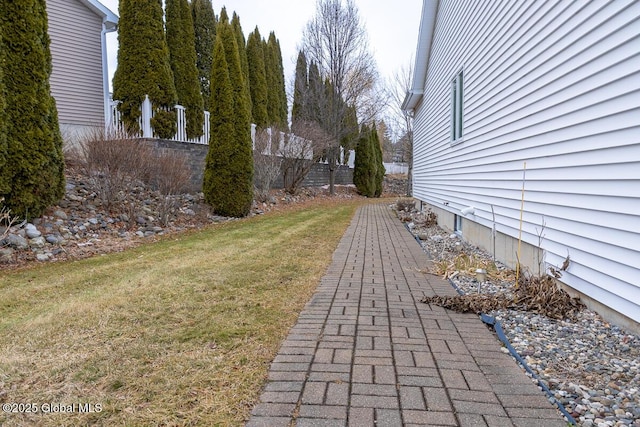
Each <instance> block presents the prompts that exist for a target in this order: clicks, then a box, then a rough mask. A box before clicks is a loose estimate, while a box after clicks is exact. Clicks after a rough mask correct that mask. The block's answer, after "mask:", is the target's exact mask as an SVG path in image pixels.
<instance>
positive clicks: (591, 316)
mask: <svg viewBox="0 0 640 427" xmlns="http://www.w3.org/2000/svg"><path fill="white" fill-rule="evenodd" d="M400 207H401V209H400V210H397V208H396V205H395V204H394V205H391V208H392V209H394V210H396V212H397V213H398V217H399V218H400V219H401V220H403V221H404V222H405V223H406V225H407V228H408V229H409V230H410V231H411V233H412V234H413V235H414V236H415V237H416V238H417V240H418V241H419V242H420V245H421V246H422V247H423V249H424V250H425V252H427V253H428V254H429V255H430V258H431V259H433V260H434V261H435V262H438V261H442V260H446V261H452V260H454V259H455V257H456V256H458V255H459V254H461V253H465V254H468V255H471V254H473V256H474V257H477V258H478V259H481V260H484V261H485V262H491V263H493V262H494V261H493V260H492V258H491V256H490V255H489V254H487V253H486V252H484V251H482V250H480V249H479V248H477V247H475V246H473V245H470V244H469V243H467V242H465V241H463V240H462V239H461V238H460V237H459V236H458V235H457V234H451V233H448V232H447V231H445V230H443V229H442V228H440V227H438V226H437V225H435V224H434V221H433V216H432V214H431V215H430V213H429V212H426V213H423V212H419V211H417V210H416V209H415V208H414V207H413V204H410V203H404V204H403V203H401V204H400ZM495 265H496V268H497V271H498V272H508V271H509V268H508V267H506V266H505V265H503V264H501V263H499V262H496V263H495ZM451 276H452V277H448V278H449V279H450V280H451V281H452V282H453V283H454V284H455V285H456V286H457V287H458V288H459V289H461V290H462V291H463V292H464V293H466V294H472V293H478V292H480V293H483V294H496V293H501V292H505V293H509V292H511V288H512V286H513V284H514V282H513V281H510V280H504V278H505V277H508V274H497V275H496V276H498V277H497V278H496V277H488V278H487V279H486V280H485V281H483V282H480V283H479V282H478V281H477V280H476V277H475V275H473V274H470V273H469V272H465V271H461V272H458V274H452V275H451ZM486 314H488V315H490V316H492V317H494V318H495V319H496V320H498V321H499V322H500V323H501V324H502V327H503V329H504V331H505V334H506V336H507V338H508V339H509V341H510V342H511V344H512V346H513V347H514V348H515V349H516V351H517V352H518V354H519V355H520V356H521V357H522V358H523V359H524V360H525V361H526V363H527V365H529V367H530V368H531V369H532V370H533V371H534V372H535V373H536V374H537V375H538V376H539V377H540V378H541V380H542V381H543V382H544V384H545V385H546V386H547V387H548V388H549V389H550V390H551V392H552V393H553V396H554V398H555V399H557V401H558V402H559V403H560V404H562V405H563V406H564V408H565V409H566V410H567V411H568V412H569V413H570V414H571V416H572V417H573V418H574V419H575V420H576V422H577V423H578V425H580V426H583V427H594V426H597V427H613V426H616V427H618V426H631V427H640V336H639V335H635V334H632V333H629V332H627V331H624V330H623V329H621V328H619V327H617V326H615V325H612V324H610V323H608V322H606V321H605V320H603V319H602V317H600V316H599V315H598V314H597V313H595V312H593V311H591V310H588V309H586V308H585V309H583V310H582V311H580V312H579V313H578V314H577V315H576V316H575V318H574V319H573V320H570V319H563V320H555V319H550V318H548V317H545V316H542V315H540V314H535V313H530V312H526V311H519V310H510V309H509V310H494V311H491V312H489V313H486ZM503 350H504V351H505V352H508V350H507V349H506V348H503Z"/></svg>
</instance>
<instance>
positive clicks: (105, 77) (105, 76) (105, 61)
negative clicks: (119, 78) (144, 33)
mask: <svg viewBox="0 0 640 427" xmlns="http://www.w3.org/2000/svg"><path fill="white" fill-rule="evenodd" d="M107 20H108V17H106V16H105V17H104V18H102V31H101V32H100V43H101V50H102V99H103V103H104V126H105V129H107V128H108V127H109V124H110V123H111V103H110V99H111V97H110V96H109V58H108V55H107V33H111V32H113V31H116V28H117V27H112V28H109V27H108V26H107Z"/></svg>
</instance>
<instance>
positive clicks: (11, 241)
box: [6, 234, 29, 249]
mask: <svg viewBox="0 0 640 427" xmlns="http://www.w3.org/2000/svg"><path fill="white" fill-rule="evenodd" d="M6 241H7V244H8V245H9V246H11V247H13V248H15V249H27V248H28V247H29V242H28V241H27V239H25V238H24V237H22V236H20V235H18V234H9V235H8V236H7V238H6Z"/></svg>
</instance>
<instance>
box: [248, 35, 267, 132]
mask: <svg viewBox="0 0 640 427" xmlns="http://www.w3.org/2000/svg"><path fill="white" fill-rule="evenodd" d="M247 59H248V61H249V89H250V91H251V116H252V119H253V123H255V124H256V126H258V127H260V128H265V127H267V126H268V120H269V117H268V114H267V77H266V74H265V68H264V50H263V49H262V37H261V36H260V31H259V30H258V27H256V29H255V30H254V31H253V32H252V33H251V34H249V38H248V40H247Z"/></svg>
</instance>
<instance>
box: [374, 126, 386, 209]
mask: <svg viewBox="0 0 640 427" xmlns="http://www.w3.org/2000/svg"><path fill="white" fill-rule="evenodd" d="M371 146H372V147H371V150H372V152H373V159H374V165H373V167H372V169H373V170H375V175H374V187H375V192H374V196H375V197H380V196H381V195H382V182H383V181H384V174H385V169H384V165H383V164H382V145H381V144H380V138H379V136H378V129H377V128H376V125H375V124H374V125H373V126H371Z"/></svg>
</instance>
